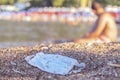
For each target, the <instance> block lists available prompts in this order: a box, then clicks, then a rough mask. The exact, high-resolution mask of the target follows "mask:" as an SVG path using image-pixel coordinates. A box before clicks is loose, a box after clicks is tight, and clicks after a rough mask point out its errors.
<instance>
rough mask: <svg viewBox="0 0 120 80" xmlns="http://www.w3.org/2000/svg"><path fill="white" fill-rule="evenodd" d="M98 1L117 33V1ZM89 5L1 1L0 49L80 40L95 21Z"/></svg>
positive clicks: (82, 0)
mask: <svg viewBox="0 0 120 80" xmlns="http://www.w3.org/2000/svg"><path fill="white" fill-rule="evenodd" d="M101 2H102V5H103V6H104V8H105V10H106V11H107V12H108V13H110V14H111V15H112V16H113V17H114V18H115V21H116V23H117V25H118V29H119V30H120V0H101ZM91 3H92V0H0V47H1V48H4V47H14V46H32V45H36V44H41V43H51V42H53V41H55V40H63V41H64V40H69V39H74V38H80V37H81V36H82V35H84V34H85V33H86V32H88V31H89V30H90V29H91V28H92V26H93V24H94V21H95V20H96V18H97V17H96V16H95V15H94V14H93V12H92V10H91ZM117 41H118V42H119V41H120V33H119V36H118V39H117Z"/></svg>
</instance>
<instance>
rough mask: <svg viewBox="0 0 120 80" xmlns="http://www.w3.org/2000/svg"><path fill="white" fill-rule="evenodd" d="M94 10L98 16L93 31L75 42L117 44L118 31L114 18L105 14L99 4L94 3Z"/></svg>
mask: <svg viewBox="0 0 120 80" xmlns="http://www.w3.org/2000/svg"><path fill="white" fill-rule="evenodd" d="M92 10H93V12H94V13H95V14H96V15H97V16H98V19H97V20H96V22H95V25H94V27H93V29H92V30H91V31H90V32H89V33H87V34H86V35H85V36H84V37H83V38H80V39H75V40H74V42H77V43H81V42H103V43H106V42H115V41H116V38H117V35H118V31H117V26H116V23H115V20H114V18H113V17H112V16H111V15H110V14H108V13H106V12H105V10H104V8H103V7H102V6H101V5H100V3H99V2H93V4H92Z"/></svg>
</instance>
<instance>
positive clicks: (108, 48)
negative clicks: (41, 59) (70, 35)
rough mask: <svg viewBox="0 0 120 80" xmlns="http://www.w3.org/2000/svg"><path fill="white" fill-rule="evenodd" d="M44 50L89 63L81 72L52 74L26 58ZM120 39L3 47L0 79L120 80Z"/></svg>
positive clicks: (1, 50) (0, 57)
mask: <svg viewBox="0 0 120 80" xmlns="http://www.w3.org/2000/svg"><path fill="white" fill-rule="evenodd" d="M41 51H43V52H44V53H47V54H60V55H65V56H68V57H72V58H75V59H77V60H78V61H79V62H83V63H85V64H86V68H85V69H84V70H82V71H81V72H80V73H77V74H71V75H66V76H61V75H55V74H50V73H47V72H44V71H41V70H40V69H38V68H35V67H33V66H31V65H29V64H27V62H26V61H25V57H26V56H28V55H32V54H36V53H38V52H41ZM119 65H120V43H106V44H95V43H94V44H87V43H81V44H77V43H60V44H38V45H35V46H24V47H11V48H1V49H0V80H120V66H119Z"/></svg>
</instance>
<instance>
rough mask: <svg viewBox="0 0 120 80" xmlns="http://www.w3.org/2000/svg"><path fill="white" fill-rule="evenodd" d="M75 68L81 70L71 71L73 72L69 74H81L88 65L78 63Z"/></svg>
mask: <svg viewBox="0 0 120 80" xmlns="http://www.w3.org/2000/svg"><path fill="white" fill-rule="evenodd" d="M75 66H77V67H79V69H77V70H71V71H70V72H69V74H72V73H74V74H76V73H79V72H81V70H82V69H84V68H85V66H86V65H85V63H78V62H77V63H76V64H75Z"/></svg>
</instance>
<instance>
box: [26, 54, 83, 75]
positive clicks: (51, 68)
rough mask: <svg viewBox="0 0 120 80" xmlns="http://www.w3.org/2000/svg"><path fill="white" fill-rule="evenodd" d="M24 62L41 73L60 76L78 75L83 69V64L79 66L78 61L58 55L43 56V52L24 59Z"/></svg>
mask: <svg viewBox="0 0 120 80" xmlns="http://www.w3.org/2000/svg"><path fill="white" fill-rule="evenodd" d="M25 60H26V61H27V63H29V64H30V65H32V66H34V67H37V68H39V69H41V70H43V71H46V72H49V73H53V74H60V75H66V74H71V73H78V72H81V70H82V69H84V68H85V63H80V64H79V63H78V61H77V60H75V59H73V58H69V57H66V56H62V55H58V54H44V53H43V52H40V53H37V54H35V55H31V56H28V57H26V58H25ZM74 66H77V67H79V69H77V70H72V68H73V67H74Z"/></svg>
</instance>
